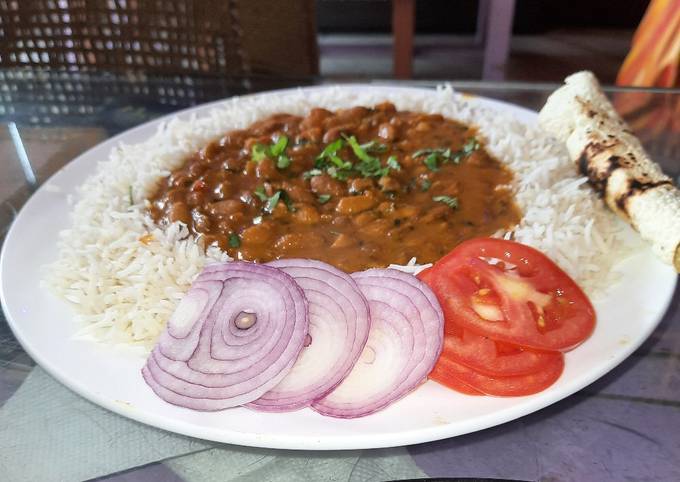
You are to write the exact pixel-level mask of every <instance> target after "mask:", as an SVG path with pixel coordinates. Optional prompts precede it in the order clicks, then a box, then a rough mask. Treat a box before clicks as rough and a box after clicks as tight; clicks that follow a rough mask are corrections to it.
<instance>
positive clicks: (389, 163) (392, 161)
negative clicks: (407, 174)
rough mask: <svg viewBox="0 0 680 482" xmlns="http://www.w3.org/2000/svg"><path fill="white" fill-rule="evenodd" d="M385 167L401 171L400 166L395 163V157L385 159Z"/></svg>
mask: <svg viewBox="0 0 680 482" xmlns="http://www.w3.org/2000/svg"><path fill="white" fill-rule="evenodd" d="M387 167H390V168H392V169H394V170H395V171H401V165H400V164H399V161H397V156H390V157H388V158H387Z"/></svg>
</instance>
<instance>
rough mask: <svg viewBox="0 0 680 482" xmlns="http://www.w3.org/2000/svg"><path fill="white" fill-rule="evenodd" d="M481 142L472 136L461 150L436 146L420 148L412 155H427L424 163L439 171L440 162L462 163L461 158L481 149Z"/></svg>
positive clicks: (429, 167)
mask: <svg viewBox="0 0 680 482" xmlns="http://www.w3.org/2000/svg"><path fill="white" fill-rule="evenodd" d="M479 147H480V144H479V142H478V141H477V139H476V138H474V137H471V138H469V139H468V140H467V141H465V144H463V147H462V149H461V150H459V151H455V152H452V151H451V149H450V148H443V147H439V148H435V149H418V150H417V151H415V152H414V153H413V154H411V156H412V157H414V158H416V157H420V156H427V157H426V158H425V159H424V160H423V163H424V164H425V165H426V166H427V167H428V169H430V170H431V171H437V170H438V169H439V163H440V162H441V163H445V162H453V163H454V164H458V163H460V161H461V160H463V159H464V158H466V157H467V156H469V155H470V154H472V152H474V151H476V150H477V149H479Z"/></svg>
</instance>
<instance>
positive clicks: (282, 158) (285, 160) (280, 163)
mask: <svg viewBox="0 0 680 482" xmlns="http://www.w3.org/2000/svg"><path fill="white" fill-rule="evenodd" d="M288 166H290V157H288V156H287V155H285V154H281V155H279V158H278V159H277V160H276V167H278V168H279V169H285V168H287V167H288Z"/></svg>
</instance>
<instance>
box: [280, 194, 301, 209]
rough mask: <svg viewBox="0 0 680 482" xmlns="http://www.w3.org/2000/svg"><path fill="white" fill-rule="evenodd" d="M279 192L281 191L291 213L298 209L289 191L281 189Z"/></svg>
mask: <svg viewBox="0 0 680 482" xmlns="http://www.w3.org/2000/svg"><path fill="white" fill-rule="evenodd" d="M279 193H281V200H282V201H283V203H284V204H285V205H286V207H287V208H288V211H290V212H291V213H294V212H295V211H297V208H296V207H295V206H293V200H292V199H291V198H290V196H289V195H288V193H287V192H286V191H279Z"/></svg>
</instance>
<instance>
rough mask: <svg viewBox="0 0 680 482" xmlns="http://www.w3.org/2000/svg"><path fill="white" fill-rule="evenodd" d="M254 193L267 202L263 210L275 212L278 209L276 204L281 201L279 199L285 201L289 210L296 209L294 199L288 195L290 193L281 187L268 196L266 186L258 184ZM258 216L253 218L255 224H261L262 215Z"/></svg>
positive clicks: (269, 212) (268, 212)
mask: <svg viewBox="0 0 680 482" xmlns="http://www.w3.org/2000/svg"><path fill="white" fill-rule="evenodd" d="M254 193H255V195H256V196H257V197H258V198H260V200H261V201H262V202H264V203H265V204H264V207H263V208H262V210H263V211H264V212H265V213H267V214H271V213H273V212H274V209H276V205H277V204H278V203H279V201H283V202H284V203H285V205H286V207H287V208H288V210H289V211H291V212H295V211H296V209H295V206H293V201H292V200H291V199H290V197H289V196H288V193H287V192H286V191H284V190H283V189H279V190H278V191H276V192H275V193H274V194H273V195H271V196H267V193H265V191H264V187H262V186H258V187H257V188H256V189H255V191H254ZM258 218H259V219H258ZM258 218H253V224H260V223H261V222H262V217H261V216H259V217H258ZM256 221H257V222H256Z"/></svg>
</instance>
